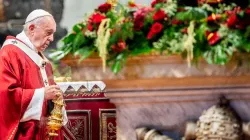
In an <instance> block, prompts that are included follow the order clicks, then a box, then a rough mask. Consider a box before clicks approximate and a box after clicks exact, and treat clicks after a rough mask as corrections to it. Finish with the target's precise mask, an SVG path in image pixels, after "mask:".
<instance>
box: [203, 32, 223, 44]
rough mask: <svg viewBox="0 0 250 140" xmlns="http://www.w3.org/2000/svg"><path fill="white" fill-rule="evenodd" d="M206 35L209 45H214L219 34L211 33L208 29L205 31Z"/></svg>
mask: <svg viewBox="0 0 250 140" xmlns="http://www.w3.org/2000/svg"><path fill="white" fill-rule="evenodd" d="M206 36H207V40H208V43H209V44H210V45H211V46H213V45H215V44H216V43H217V42H218V41H219V40H220V36H219V33H218V32H214V33H212V32H210V31H206Z"/></svg>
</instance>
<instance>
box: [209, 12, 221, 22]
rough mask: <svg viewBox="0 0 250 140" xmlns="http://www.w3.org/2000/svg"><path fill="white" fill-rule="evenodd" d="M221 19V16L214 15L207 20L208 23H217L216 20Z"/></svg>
mask: <svg viewBox="0 0 250 140" xmlns="http://www.w3.org/2000/svg"><path fill="white" fill-rule="evenodd" d="M219 19H221V15H219V14H216V15H215V14H214V13H213V14H212V15H211V16H209V17H208V18H207V21H215V20H219Z"/></svg>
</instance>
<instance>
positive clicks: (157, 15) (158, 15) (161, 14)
mask: <svg viewBox="0 0 250 140" xmlns="http://www.w3.org/2000/svg"><path fill="white" fill-rule="evenodd" d="M165 17H166V14H165V12H164V11H163V10H158V11H157V12H156V13H155V14H154V16H153V19H154V21H161V20H163V19H164V18H165Z"/></svg>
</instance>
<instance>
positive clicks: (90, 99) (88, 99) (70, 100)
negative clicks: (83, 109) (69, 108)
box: [64, 97, 109, 102]
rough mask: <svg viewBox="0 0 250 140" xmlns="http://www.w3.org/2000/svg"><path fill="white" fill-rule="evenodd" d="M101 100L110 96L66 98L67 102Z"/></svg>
mask: <svg viewBox="0 0 250 140" xmlns="http://www.w3.org/2000/svg"><path fill="white" fill-rule="evenodd" d="M99 100H109V98H106V97H103V98H77V99H64V101H65V102H72V101H99Z"/></svg>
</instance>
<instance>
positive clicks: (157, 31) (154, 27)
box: [150, 22, 163, 34]
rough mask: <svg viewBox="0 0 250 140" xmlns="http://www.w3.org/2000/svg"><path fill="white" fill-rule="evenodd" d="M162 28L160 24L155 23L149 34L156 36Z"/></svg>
mask: <svg viewBox="0 0 250 140" xmlns="http://www.w3.org/2000/svg"><path fill="white" fill-rule="evenodd" d="M162 28H163V26H162V24H160V23H159V22H156V23H154V24H153V26H152V27H151V29H150V32H152V33H154V34H157V33H159V32H161V30H162Z"/></svg>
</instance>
